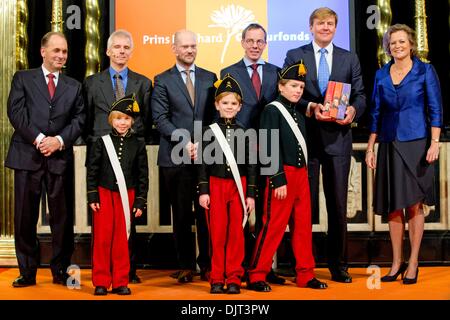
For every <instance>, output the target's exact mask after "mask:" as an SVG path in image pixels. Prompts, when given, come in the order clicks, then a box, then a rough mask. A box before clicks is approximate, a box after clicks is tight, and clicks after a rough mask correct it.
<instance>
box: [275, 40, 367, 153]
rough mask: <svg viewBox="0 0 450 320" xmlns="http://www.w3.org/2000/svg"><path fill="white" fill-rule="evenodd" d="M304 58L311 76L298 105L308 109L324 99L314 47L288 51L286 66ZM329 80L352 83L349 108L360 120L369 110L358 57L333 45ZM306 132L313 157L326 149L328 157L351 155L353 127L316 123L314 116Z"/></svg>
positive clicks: (307, 76) (331, 123) (308, 76)
mask: <svg viewBox="0 0 450 320" xmlns="http://www.w3.org/2000/svg"><path fill="white" fill-rule="evenodd" d="M301 59H303V62H304V64H305V65H306V68H307V69H308V74H307V75H306V82H305V90H304V92H303V96H302V99H301V100H300V103H299V106H300V108H302V109H303V110H306V107H307V105H308V102H316V103H322V104H323V101H324V96H322V93H321V92H320V89H319V83H318V80H317V68H318V66H316V60H315V57H314V49H313V46H312V44H311V43H310V44H307V45H304V46H302V47H299V48H296V49H292V50H289V51H288V52H287V54H286V59H285V61H284V66H287V65H291V64H293V63H295V62H298V61H299V60H301ZM329 81H338V82H344V83H350V84H351V86H352V89H351V94H350V105H352V106H353V107H355V109H356V117H355V120H357V119H358V118H359V117H360V116H361V115H362V114H363V113H364V110H365V108H366V97H365V94H364V84H363V80H362V74H361V66H360V64H359V59H358V57H357V56H356V54H354V53H351V52H349V51H347V50H345V49H342V48H339V47H337V46H333V64H332V70H331V74H330V78H329ZM306 125H307V131H308V136H309V139H310V140H309V141H308V148H309V150H310V153H311V156H314V155H317V154H318V152H319V150H324V151H325V153H327V154H329V155H350V153H351V151H352V132H351V129H350V125H346V126H342V125H339V124H337V123H334V122H320V121H316V119H315V117H314V116H312V117H310V118H307V124H306Z"/></svg>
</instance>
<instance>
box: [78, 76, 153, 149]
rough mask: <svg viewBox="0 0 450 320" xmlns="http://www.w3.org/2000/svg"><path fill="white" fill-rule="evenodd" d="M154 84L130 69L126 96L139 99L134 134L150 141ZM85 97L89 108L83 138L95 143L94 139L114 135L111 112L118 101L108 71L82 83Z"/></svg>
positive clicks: (90, 77)
mask: <svg viewBox="0 0 450 320" xmlns="http://www.w3.org/2000/svg"><path fill="white" fill-rule="evenodd" d="M151 90H152V81H151V80H150V79H148V78H147V77H145V76H143V75H141V74H139V73H136V72H133V71H132V70H130V69H128V82H127V89H126V92H125V94H126V95H128V94H132V93H134V94H135V95H136V101H137V102H138V104H139V109H140V116H138V117H136V119H135V122H134V125H133V127H132V128H133V130H134V131H135V132H136V134H137V135H138V136H140V137H145V138H146V140H147V141H148V139H149V137H150V132H151V126H152V120H151V110H150V96H151ZM83 95H84V99H85V104H86V110H87V112H86V127H85V130H84V134H83V138H84V140H85V141H86V142H92V141H93V140H95V139H94V137H100V136H103V135H105V134H108V133H110V132H111V126H110V125H109V123H108V115H109V110H110V109H111V105H112V104H113V102H114V101H115V97H114V91H113V86H112V82H111V76H110V73H109V68H108V69H106V70H104V71H102V72H99V73H96V74H93V75H91V76H89V77H87V78H86V79H85V80H84V83H83Z"/></svg>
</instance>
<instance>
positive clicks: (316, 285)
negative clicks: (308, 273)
mask: <svg viewBox="0 0 450 320" xmlns="http://www.w3.org/2000/svg"><path fill="white" fill-rule="evenodd" d="M306 287H307V288H311V289H326V288H328V285H327V284H326V283H325V282H322V281H319V280H317V279H316V278H312V279H311V280H309V281H308V282H307V283H306Z"/></svg>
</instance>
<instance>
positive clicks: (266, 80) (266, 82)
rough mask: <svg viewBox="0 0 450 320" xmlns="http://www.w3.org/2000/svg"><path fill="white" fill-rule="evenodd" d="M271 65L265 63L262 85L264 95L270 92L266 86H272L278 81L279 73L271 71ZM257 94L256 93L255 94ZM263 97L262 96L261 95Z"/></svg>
mask: <svg viewBox="0 0 450 320" xmlns="http://www.w3.org/2000/svg"><path fill="white" fill-rule="evenodd" d="M268 69H269V67H268V65H267V64H263V81H262V87H261V93H262V95H264V94H265V93H267V94H269V93H270V92H269V90H266V88H270V87H271V86H272V85H273V84H274V83H277V77H278V75H277V74H276V73H274V72H269V70H268ZM255 96H256V94H255ZM261 98H262V97H261Z"/></svg>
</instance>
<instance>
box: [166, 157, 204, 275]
mask: <svg viewBox="0 0 450 320" xmlns="http://www.w3.org/2000/svg"><path fill="white" fill-rule="evenodd" d="M160 169H161V170H160V172H161V175H162V181H163V184H164V190H165V192H167V194H168V195H169V201H170V205H171V207H172V225H173V237H174V240H175V249H176V251H177V258H178V263H179V266H180V268H181V269H190V270H194V269H195V263H194V261H195V259H194V258H193V257H195V242H194V238H193V234H192V223H193V221H194V220H193V219H194V218H195V222H196V227H197V243H198V250H199V255H198V257H197V263H198V265H199V267H200V268H202V269H209V268H210V266H211V260H210V257H209V235H208V226H207V224H206V216H205V212H204V210H203V208H201V207H200V205H199V203H198V194H197V192H196V190H197V172H196V169H195V166H194V165H187V166H183V167H170V168H169V167H161V168H160ZM192 202H194V211H193V210H192V208H193V206H192Z"/></svg>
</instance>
